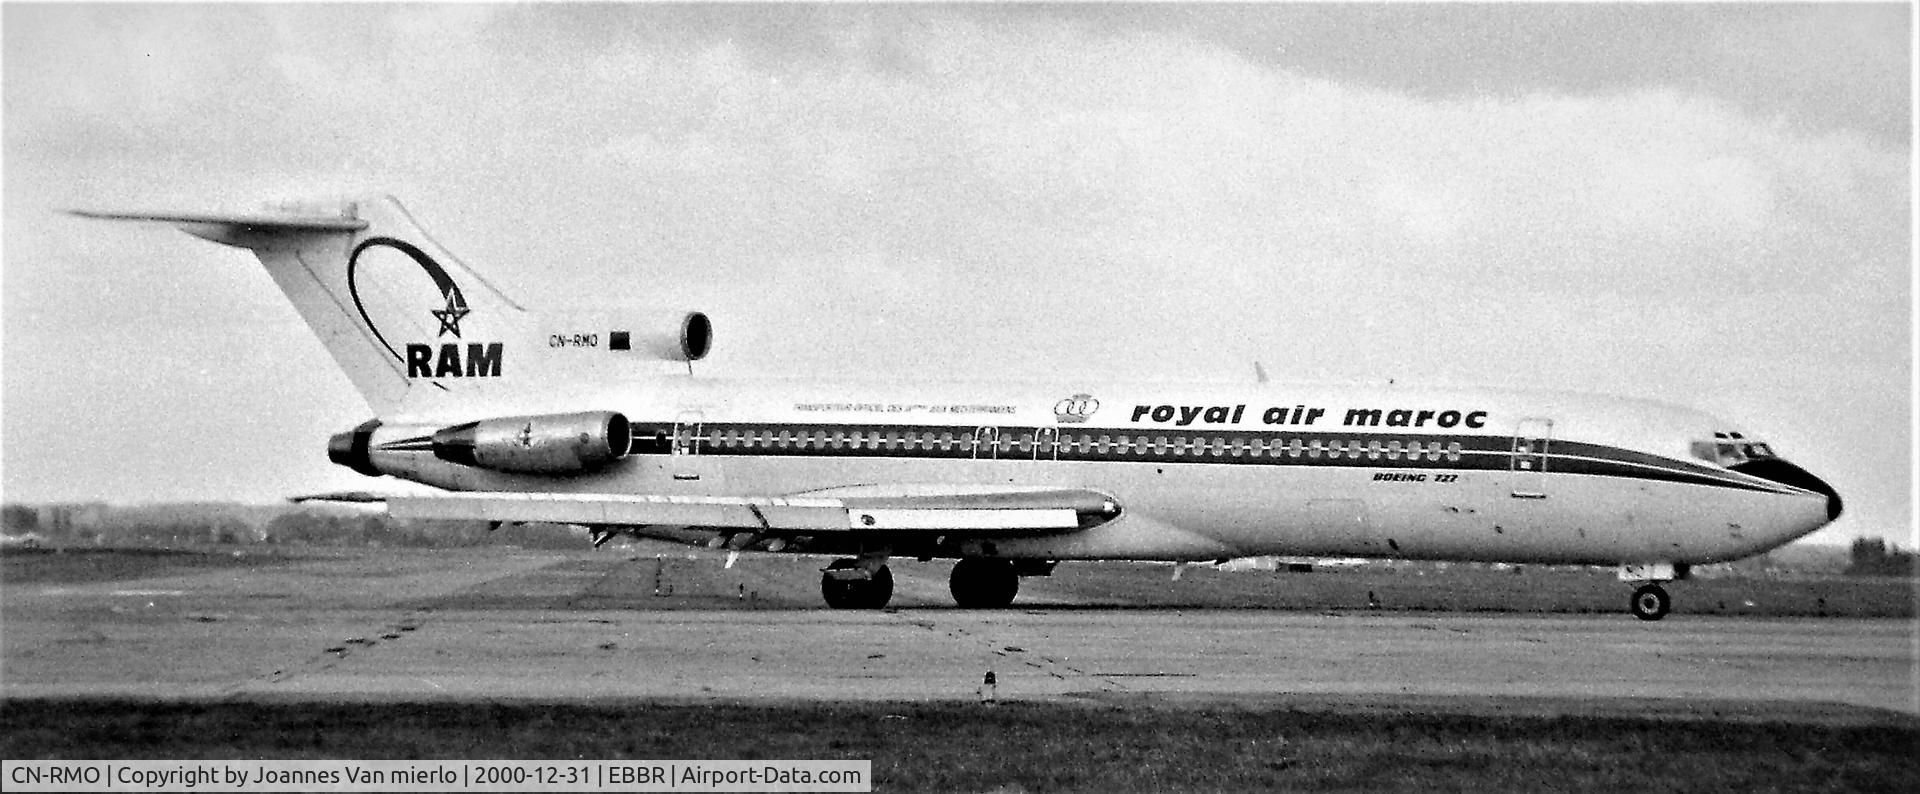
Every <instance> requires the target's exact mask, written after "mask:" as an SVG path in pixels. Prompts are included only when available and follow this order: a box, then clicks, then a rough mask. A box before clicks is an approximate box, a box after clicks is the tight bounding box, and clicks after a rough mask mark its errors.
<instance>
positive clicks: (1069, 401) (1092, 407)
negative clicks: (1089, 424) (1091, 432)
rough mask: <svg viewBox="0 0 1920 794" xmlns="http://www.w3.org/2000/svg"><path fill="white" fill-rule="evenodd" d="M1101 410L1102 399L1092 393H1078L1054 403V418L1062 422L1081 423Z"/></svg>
mask: <svg viewBox="0 0 1920 794" xmlns="http://www.w3.org/2000/svg"><path fill="white" fill-rule="evenodd" d="M1098 410H1100V401H1099V400H1096V399H1093V395H1091V394H1076V395H1073V396H1072V397H1068V398H1066V399H1064V400H1061V401H1059V402H1057V403H1054V404H1053V418H1054V420H1055V421H1058V422H1060V423H1061V424H1079V423H1081V422H1085V421H1087V417H1090V416H1093V412H1095V411H1098Z"/></svg>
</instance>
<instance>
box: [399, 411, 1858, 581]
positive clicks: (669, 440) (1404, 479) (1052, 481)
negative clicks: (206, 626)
mask: <svg viewBox="0 0 1920 794" xmlns="http://www.w3.org/2000/svg"><path fill="white" fill-rule="evenodd" d="M603 382H605V381H603ZM402 409H403V410H402V411H401V412H400V413H399V414H397V415H395V416H393V417H391V418H390V419H388V420H387V422H388V425H387V426H386V427H383V428H382V429H381V430H380V431H379V432H378V434H377V435H376V436H375V438H374V441H375V442H376V443H378V442H380V441H382V440H383V439H397V438H402V437H405V436H407V435H409V434H418V433H421V432H431V430H432V429H434V428H438V427H443V426H446V425H449V424H452V423H455V422H461V421H469V420H475V419H484V418H488V417H497V416H511V415H516V414H528V415H530V414H539V413H549V412H561V411H578V410H583V409H595V410H609V411H618V412H620V413H622V414H623V415H625V416H626V417H627V418H629V419H630V420H631V421H632V423H633V424H634V436H635V439H636V449H635V450H634V451H633V452H632V453H631V454H628V455H627V456H626V457H624V458H622V459H620V460H618V461H615V462H614V463H613V464H612V465H610V466H608V467H606V468H605V469H603V470H600V471H597V472H594V473H592V474H587V475H580V476H574V477H565V478H555V477H548V476H532V475H515V474H506V473H500V472H494V471H488V470H485V469H480V468H473V467H469V466H461V465H456V464H453V463H448V462H445V461H441V460H437V459H435V458H433V457H432V456H431V455H426V454H420V453H413V454H408V455H390V456H388V457H387V458H386V459H385V460H383V461H382V462H381V464H380V465H381V467H382V468H383V469H384V470H385V471H386V472H387V473H390V474H395V475H397V476H403V477H406V478H407V479H413V480H417V481H419V482H423V483H427V484H430V485H435V486H439V487H442V488H447V489H451V490H459V491H521V492H526V491H548V492H566V493H631V494H684V495H700V496H732V495H766V494H786V495H792V494H802V493H814V492H825V493H832V494H856V495H857V494H863V493H868V494H900V493H911V492H914V491H915V489H925V490H926V491H928V492H951V491H953V490H954V489H964V488H966V487H969V486H972V487H979V488H983V489H984V488H997V489H1005V488H1022V489H1025V488H1033V489H1041V488H1072V489H1084V490H1092V491H1097V492H1100V493H1103V494H1106V495H1108V496H1111V497H1112V498H1113V499H1114V501H1115V502H1117V503H1118V504H1119V505H1120V506H1121V508H1122V514H1121V515H1120V517H1119V518H1117V519H1114V520H1112V521H1108V522H1106V523H1104V524H1101V525H1099V526H1096V527H1093V528H1090V529H1085V530H1079V531H1072V532H1066V533H1051V534H1050V533H1039V534H1032V535H1025V536H1019V537H1004V538H997V539H995V540H994V541H992V542H993V544H994V549H993V550H992V551H991V552H990V553H992V554H994V555H997V556H1001V557H1013V558H1020V557H1026V558H1045V559H1055V560H1061V559H1158V560H1203V559H1220V558H1230V557H1244V556H1255V555H1302V556H1327V557H1352V556H1363V557H1394V558H1407V559H1453V560H1485V561H1508V562H1540V563H1585V564H1617V563H1641V562H1647V563H1653V562H1662V563H1689V564H1691V563H1706V562H1715V561H1722V560H1729V559H1736V558H1740V557H1744V556H1749V555H1752V554H1757V553H1760V552H1763V551H1765V550H1767V549H1770V548H1774V547H1776V546H1779V545H1781V544H1783V543H1786V542H1788V541H1790V540H1792V539H1794V538H1797V537H1800V536H1802V535H1805V534H1807V533H1809V532H1812V531H1814V530H1816V529H1818V528H1820V527H1821V526H1824V525H1826V524H1827V523H1829V522H1830V521H1831V518H1832V515H1831V512H1830V509H1829V496H1830V493H1819V492H1816V491H1815V490H1812V489H1810V488H1808V487H1806V486H1805V485H1804V484H1801V485H1790V484H1783V483H1781V482H1776V481H1774V480H1770V479H1764V478H1762V477H1757V476H1751V475H1748V474H1743V473H1740V472H1737V471H1734V470H1732V469H1730V468H1728V467H1727V466H1725V465H1722V463H1721V462H1716V461H1715V460H1713V459H1712V456H1711V455H1702V454H1701V453H1700V451H1699V450H1701V449H1703V447H1702V445H1703V444H1704V445H1705V447H1704V448H1705V449H1708V450H1711V449H1712V445H1713V443H1714V441H1715V439H1716V434H1720V436H1719V438H1721V439H1724V438H1726V437H1727V436H1728V435H1729V434H1732V435H1733V437H1734V438H1739V437H1740V436H1738V435H1737V433H1738V431H1737V429H1735V428H1733V427H1732V426H1730V425H1729V424H1728V423H1726V422H1722V421H1720V420H1717V419H1715V418H1713V417H1711V416H1708V415H1705V414H1701V413H1698V412H1694V411H1690V410H1686V409H1682V408H1678V407H1673V406H1668V405H1663V404H1659V403H1652V402H1646V401H1639V400H1629V399H1622V398H1612V397H1599V396H1592V395H1579V394H1569V393H1557V392H1519V391H1506V390H1486V389H1472V390H1467V389H1459V390H1426V389H1416V388H1410V387H1378V388H1372V387H1338V386H1324V385H1285V384H1258V385H1254V384H1244V385H1186V384H1169V385H1144V384H1132V385H1121V384H1086V383H1069V384H1063V385H1058V386H1047V385H1032V384H1023V385H1011V386H1010V385H1007V384H987V383H940V384H913V383H858V382H827V381H799V380H794V381H784V380H755V381H739V380H710V379H700V378H693V377H686V376H682V377H666V378H663V377H646V378H634V379H631V380H624V379H623V380H619V381H614V382H611V383H607V385H605V386H604V387H599V388H593V389H587V390H577V389H576V390H568V391H567V392H565V393H544V394H541V395H538V396H534V395H531V394H530V393H529V390H526V389H514V390H512V391H510V392H509V391H507V390H504V389H502V390H498V392H497V393H493V394H485V393H482V394H479V395H469V396H468V397H466V398H465V399H463V400H462V401H461V402H460V404H459V408H458V409H457V411H442V410H437V409H435V408H433V407H432V405H431V404H427V403H422V404H419V405H403V406H402ZM650 433H651V434H653V435H652V436H649V434H650ZM649 438H654V439H657V443H656V444H655V445H654V446H648V445H647V444H646V443H645V442H647V441H648V439H649ZM1834 505H1835V507H1834V508H1833V509H1835V510H1837V501H1835V502H1834Z"/></svg>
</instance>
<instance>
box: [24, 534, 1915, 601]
mask: <svg viewBox="0 0 1920 794" xmlns="http://www.w3.org/2000/svg"><path fill="white" fill-rule="evenodd" d="M661 549H664V550H666V551H667V552H668V553H669V554H670V555H671V556H668V557H667V558H665V559H662V560H658V561H656V560H655V559H654V558H653V556H652V555H653V553H655V551H657V550H661ZM490 553H500V552H498V551H488V550H484V549H461V550H457V551H441V550H419V549H343V548H319V547H258V546H255V547H222V548H218V549H215V550H200V551H188V550H166V549H128V548H117V549H116V548H100V549H96V548H71V549H66V550H63V551H53V550H46V549H36V550H16V549H9V550H7V552H6V553H4V554H0V583H4V584H41V583H56V582H58V583H82V582H101V581H121V580H128V579H138V578H147V577H157V576H168V575H175V574H181V573H190V572H193V571H196V570H204V569H209V568H224V567H235V566H280V565H290V564H299V563H301V562H303V561H308V560H313V559H318V558H326V559H329V560H333V559H345V560H352V559H356V558H360V557H367V556H372V555H380V556H381V557H382V558H392V557H395V556H402V555H420V557H421V558H423V559H431V560H436V561H439V560H445V559H457V558H458V557H460V556H462V555H468V554H490ZM520 553H541V554H552V555H553V556H554V559H555V562H556V564H559V565H567V566H572V567H573V568H577V569H578V570H577V574H578V576H577V577H576V578H577V579H578V581H577V582H576V584H577V585H578V587H577V588H575V589H572V590H569V591H567V592H564V593H553V594H551V595H550V597H548V598H547V599H545V600H538V599H530V597H529V596H528V595H527V594H526V593H525V592H522V591H521V590H519V589H516V587H515V586H514V584H515V583H514V582H512V581H509V580H502V581H501V582H497V583H495V584H494V585H491V586H490V587H488V588H482V589H483V590H485V591H486V592H484V593H483V592H468V593H464V594H463V595H462V597H461V599H459V603H457V604H456V603H453V602H451V601H449V602H447V603H437V602H436V603H435V604H433V605H436V606H443V607H455V606H458V607H464V608H480V607H484V606H487V604H486V603H481V602H483V601H486V600H487V597H488V594H489V593H491V594H492V596H491V597H492V602H497V603H494V605H495V606H500V607H507V608H550V609H569V608H577V609H623V608H643V609H815V608H818V607H819V606H820V593H819V576H820V573H819V569H820V567H821V566H823V565H824V564H825V560H826V558H823V557H817V556H795V555H777V554H749V555H745V556H742V557H741V558H740V560H739V562H738V563H737V564H736V565H735V566H734V567H733V568H731V569H727V568H723V567H722V566H721V564H720V560H721V559H722V558H723V557H724V554H722V553H719V552H712V551H707V550H704V549H701V550H694V549H687V548H682V547H677V546H674V547H667V546H661V547H658V548H657V549H656V548H651V547H650V548H648V549H647V550H646V551H644V552H641V553H639V554H638V555H637V556H636V555H635V554H634V553H630V552H623V551H621V550H617V549H608V550H602V551H598V552H588V551H582V552H545V551H543V552H520ZM688 553H693V554H696V555H698V557H699V559H696V560H689V559H686V557H685V555H686V554H688ZM894 565H895V566H896V572H902V571H914V572H918V573H920V574H921V575H923V576H927V577H930V578H934V579H936V580H938V581H943V582H944V581H945V579H946V575H947V571H948V570H949V569H950V568H951V567H952V563H951V562H950V561H934V562H930V563H919V562H915V561H911V560H896V561H895V563H894ZM1172 570H1173V569H1172V568H1171V567H1169V566H1166V565H1152V564H1144V563H1126V562H1099V563H1091V562H1067V563H1062V564H1061V565H1060V567H1059V568H1058V569H1057V570H1056V571H1055V573H1054V575H1053V576H1052V577H1048V578H1044V579H1027V580H1024V581H1023V583H1022V590H1023V591H1024V592H1027V593H1045V594H1046V595H1049V596H1053V597H1067V598H1071V599H1075V600H1081V601H1085V602H1088V603H1093V604H1100V605H1103V606H1113V607H1122V608H1154V609H1275V610H1288V611H1303V612H1304V611H1326V610H1341V611H1358V610H1381V611H1387V612H1409V611H1411V612H1521V613H1550V614H1623V613H1625V612H1626V606H1627V596H1628V594H1629V593H1631V592H1632V588H1631V587H1628V586H1627V585H1626V584H1625V583H1623V582H1620V581H1618V580H1616V579H1615V577H1614V575H1613V573H1612V572H1611V571H1599V570H1593V569H1588V568H1583V567H1553V566H1539V565H1535V566H1523V567H1519V568H1515V569H1512V570H1504V571H1503V570H1491V569H1483V568H1478V567H1469V566H1460V565H1455V566H1451V567H1448V568H1445V569H1440V568H1435V567H1430V566H1403V567H1400V568H1399V569H1397V570H1396V569H1392V568H1389V567H1386V566H1365V567H1360V568H1353V569H1344V570H1322V571H1314V572H1312V573H1287V572H1284V571H1281V572H1272V571H1240V572H1229V571H1219V570H1214V569H1211V568H1208V567H1205V566H1194V567H1191V568H1189V569H1188V570H1187V571H1185V572H1184V574H1183V576H1182V577H1181V579H1180V581H1178V582H1174V581H1170V580H1171V574H1172ZM610 572H611V574H612V575H609V573H610ZM656 572H658V579H657V581H659V582H661V583H662V585H663V588H662V589H661V590H656V589H655V586H654V585H655V582H656ZM545 575H550V572H547V573H541V574H526V575H525V576H528V577H534V576H545ZM1915 586H1916V580H1914V579H1911V578H1899V577H1873V576H1803V577H1784V576H1781V577H1769V576H1726V577H1719V578H1694V579H1689V580H1687V581H1683V582H1675V583H1673V584H1670V585H1668V591H1669V592H1671V593H1672V594H1673V598H1674V611H1675V612H1676V613H1678V614H1694V615H1702V614H1704V615H1728V616H1746V617H1845V618H1906V619H1911V618H1913V617H1914V615H1915V604H1916V590H1915ZM495 591H497V592H495ZM443 600H444V599H443ZM492 602H489V603H492ZM1014 604H1015V606H1016V607H1020V608H1035V607H1032V606H1031V602H1023V601H1019V600H1016V601H1015V602H1014ZM1039 608H1045V607H1039Z"/></svg>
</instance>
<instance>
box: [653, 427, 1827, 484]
mask: <svg viewBox="0 0 1920 794" xmlns="http://www.w3.org/2000/svg"><path fill="white" fill-rule="evenodd" d="M976 436H978V437H979V438H978V441H977V442H976ZM1121 438H1125V439H1127V443H1125V444H1121V443H1119V439H1121ZM1102 439H1105V442H1104V443H1102ZM1521 442H1524V443H1527V444H1540V442H1539V441H1538V440H1525V439H1522V440H1520V442H1516V440H1515V439H1514V438H1513V437H1511V436H1489V435H1411V434H1409V435H1403V436H1395V435H1390V434H1384V433H1361V432H1352V433H1339V432H1312V433H1299V432H1285V431H1278V432H1259V433H1249V432H1246V431H1232V432H1219V431H1215V432H1202V433H1195V432H1191V431H1183V430H1172V429H1161V428H1149V429H1128V430H1118V429H1113V428H1083V427H1059V428H1051V427H1039V428H1035V427H974V426H930V425H854V424H845V425H840V424H772V423H704V424H699V425H673V424H666V423H635V424H634V425H633V442H632V448H631V449H632V452H633V454H641V455H646V454H656V455H667V454H676V453H678V454H697V455H715V456H748V457H806V458H918V459H934V460H973V459H980V460H1033V461H1069V462H1071V461H1092V462H1105V463H1153V464H1162V465H1165V464H1205V465H1256V466H1318V467H1338V468H1371V469H1395V470H1406V469H1433V470H1447V471H1498V472H1517V473H1524V474H1531V473H1543V474H1574V475H1589V476H1599V477H1616V478H1626V479H1639V480H1657V481H1662V482H1674V483H1685V484H1691V485H1706V486H1714V487H1721V488H1736V489H1741V490H1749V491H1762V492H1767V493H1783V494H1784V493H1811V492H1810V491H1802V489H1798V488H1791V487H1789V486H1783V485H1781V484H1779V483H1775V482H1772V481H1769V480H1764V479H1761V478H1758V477H1750V476H1747V475H1743V474H1738V473H1734V472H1729V471H1726V470H1724V469H1718V468H1712V467H1708V466H1704V465H1700V464H1696V463H1692V462H1689V461H1684V460H1676V459H1672V458H1664V457H1660V456H1656V455H1649V454H1646V453H1643V452H1636V451H1634V450H1630V449H1625V448H1621V447H1612V446H1606V445H1601V444H1588V443H1583V442H1577V441H1558V440H1548V441H1547V442H1546V443H1545V444H1544V445H1543V447H1544V451H1543V450H1541V449H1532V448H1529V449H1526V450H1522V449H1520V443H1521ZM1523 462H1524V463H1527V464H1529V465H1530V466H1532V467H1533V468H1531V469H1523V468H1521V467H1520V464H1521V463H1523Z"/></svg>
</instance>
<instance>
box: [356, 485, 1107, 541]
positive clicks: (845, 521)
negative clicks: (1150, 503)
mask: <svg viewBox="0 0 1920 794" xmlns="http://www.w3.org/2000/svg"><path fill="white" fill-rule="evenodd" d="M387 510H388V512H389V513H391V514H392V515H393V516H394V517H395V518H409V519H454V520H477V521H499V522H534V521H544V522H553V523H559V524H586V525H595V526H634V527H641V526H680V527H703V528H705V527H711V528H714V529H740V530H749V531H756V530H757V531H759V532H763V533H775V534H785V533H838V532H849V533H850V532H897V531H907V532H913V531H940V532H946V533H962V534H980V535H993V534H1006V533H1024V532H1048V531H1054V532H1064V531H1071V530H1077V529H1086V528H1088V527H1092V526H1096V525H1098V524H1101V523H1105V522H1106V521H1109V520H1111V519H1113V518H1114V517H1116V516H1118V515H1119V513H1120V507H1119V505H1118V504H1117V503H1115V502H1114V501H1113V499H1112V498H1110V497H1108V496H1106V495H1104V494H1100V493H1096V492H1093V491H1079V490H1063V491H1018V492H1000V493H969V494H959V495H920V496H847V497H831V496H792V497H748V496H658V495H629V494H556V493H460V494H448V495H444V496H441V495H436V496H396V497H390V498H388V499H387Z"/></svg>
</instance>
